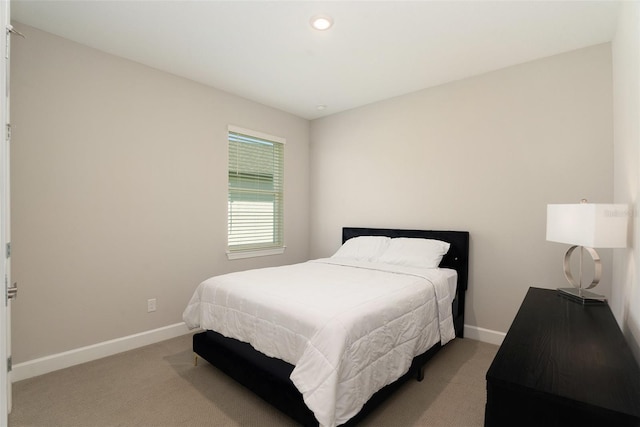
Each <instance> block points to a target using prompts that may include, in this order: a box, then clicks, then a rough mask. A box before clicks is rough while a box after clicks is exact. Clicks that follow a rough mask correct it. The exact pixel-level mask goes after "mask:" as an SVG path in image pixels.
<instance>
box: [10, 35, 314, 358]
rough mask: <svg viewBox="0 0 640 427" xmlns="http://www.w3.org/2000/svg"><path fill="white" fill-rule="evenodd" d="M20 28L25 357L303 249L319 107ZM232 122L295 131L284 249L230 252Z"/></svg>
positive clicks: (141, 318)
mask: <svg viewBox="0 0 640 427" xmlns="http://www.w3.org/2000/svg"><path fill="white" fill-rule="evenodd" d="M16 27H17V28H18V29H19V31H21V32H23V33H24V34H25V35H26V39H19V38H16V39H15V41H14V43H13V46H12V85H11V90H12V94H11V95H12V121H13V144H12V146H13V152H12V175H11V179H12V192H13V197H12V233H13V236H12V238H13V257H12V266H13V279H14V280H16V281H18V283H19V287H20V295H19V297H18V299H17V300H16V301H15V303H14V305H13V360H14V363H19V362H22V361H25V360H32V359H34V358H37V357H41V356H45V355H50V354H56V353H59V352H63V351H66V350H70V349H75V348H78V347H82V346H86V345H90V344H94V343H99V342H103V341H106V340H110V339H114V338H119V337H123V336H127V335H130V334H134V333H138V332H142V331H147V330H151V329H155V328H159V327H163V326H167V325H171V324H175V323H178V322H181V321H182V318H181V316H182V310H183V309H184V307H185V305H186V303H187V302H188V300H189V298H190V297H191V294H192V292H193V290H194V289H195V287H196V286H197V284H198V283H199V282H200V281H202V280H203V279H205V278H207V277H209V276H211V275H214V274H219V273H224V272H228V271H232V270H240V269H246V268H251V267H261V266H266V265H274V264H287V263H293V262H299V261H304V260H307V259H308V241H309V235H308V217H309V212H308V207H309V199H308V190H309V188H308V163H309V157H308V156H309V144H308V138H309V122H308V121H306V120H303V119H300V118H297V117H295V116H292V115H289V114H286V113H283V112H281V111H278V110H275V109H272V108H268V107H265V106H262V105H259V104H256V103H254V102H251V101H248V100H245V99H241V98H239V97H236V96H233V95H230V94H227V93H224V92H221V91H218V90H215V89H212V88H210V87H206V86H203V85H200V84H196V83H193V82H191V81H188V80H185V79H182V78H179V77H176V76H173V75H170V74H167V73H163V72H160V71H157V70H154V69H151V68H148V67H145V66H142V65H139V64H136V63H133V62H130V61H127V60H123V59H120V58H117V57H114V56H111V55H108V54H105V53H101V52H99V51H96V50H93V49H90V48H88V47H85V46H82V45H79V44H76V43H73V42H70V41H67V40H64V39H61V38H59V37H55V36H52V35H50V34H47V33H44V32H41V31H39V30H36V29H33V28H30V27H28V26H24V25H20V24H19V23H16ZM228 124H235V125H238V126H242V127H244V128H249V129H254V130H258V131H261V132H266V133H269V134H273V135H278V136H282V137H285V138H286V139H287V145H286V148H285V163H286V166H285V180H286V182H285V227H286V229H285V233H286V245H287V250H286V252H285V254H284V255H283V256H276V257H262V258H254V259H249V260H237V261H228V260H227V259H226V255H225V249H226V244H225V242H226V199H227V193H226V188H227V177H226V170H227V169H226V161H227V154H226V149H227V141H226V130H227V125H228ZM148 298H157V307H158V309H157V311H156V312H155V313H150V314H148V313H147V299H148Z"/></svg>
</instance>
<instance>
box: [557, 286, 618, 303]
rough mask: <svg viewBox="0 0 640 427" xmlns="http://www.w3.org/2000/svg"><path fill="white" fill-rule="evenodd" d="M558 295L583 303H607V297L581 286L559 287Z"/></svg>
mask: <svg viewBox="0 0 640 427" xmlns="http://www.w3.org/2000/svg"><path fill="white" fill-rule="evenodd" d="M558 295H560V296H562V297H565V298H569V299H571V300H573V301H576V302H579V303H581V304H606V303H607V298H606V297H605V296H604V295H598V294H596V293H593V292H589V291H587V290H584V289H581V288H558Z"/></svg>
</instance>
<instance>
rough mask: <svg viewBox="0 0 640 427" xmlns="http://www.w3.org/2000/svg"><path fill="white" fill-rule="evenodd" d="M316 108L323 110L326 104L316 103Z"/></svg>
mask: <svg viewBox="0 0 640 427" xmlns="http://www.w3.org/2000/svg"><path fill="white" fill-rule="evenodd" d="M316 109H317V110H318V111H324V110H326V109H327V106H326V105H324V104H318V105H316Z"/></svg>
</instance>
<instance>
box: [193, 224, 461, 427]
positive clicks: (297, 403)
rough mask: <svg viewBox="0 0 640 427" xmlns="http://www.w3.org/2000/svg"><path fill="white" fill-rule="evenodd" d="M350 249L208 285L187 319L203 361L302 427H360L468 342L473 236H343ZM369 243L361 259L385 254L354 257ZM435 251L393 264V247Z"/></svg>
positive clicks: (351, 232)
mask: <svg viewBox="0 0 640 427" xmlns="http://www.w3.org/2000/svg"><path fill="white" fill-rule="evenodd" d="M351 239H353V240H351ZM342 241H343V246H342V247H341V248H340V250H339V251H338V252H337V253H336V254H334V256H333V257H331V258H327V259H320V260H312V261H309V262H308V263H301V264H296V265H293V266H285V267H274V268H270V269H261V270H251V271H249V272H239V273H232V274H230V275H223V276H217V277H215V278H211V279H208V280H207V281H205V282H203V283H202V284H201V285H200V286H199V287H198V289H197V290H196V292H195V293H194V296H193V298H192V300H191V301H190V302H189V304H188V306H187V308H186V309H185V313H184V316H183V317H184V319H185V322H186V323H187V325H188V326H190V327H201V328H202V329H205V330H204V331H203V332H199V333H196V334H195V335H194V337H193V351H194V352H195V353H196V355H198V356H200V357H202V358H203V359H205V360H207V361H208V362H209V363H211V364H212V365H214V366H216V367H217V368H219V369H220V370H222V371H223V372H225V373H226V374H227V375H229V376H230V377H232V378H234V379H235V380H236V381H238V382H239V383H241V384H243V385H244V386H246V387H248V388H249V389H251V390H252V391H253V392H254V393H256V394H257V395H259V396H260V397H262V398H263V399H265V400H266V401H267V402H269V403H271V404H272V405H274V406H275V407H277V408H278V409H280V410H281V411H283V412H284V413H286V414H287V415H289V416H290V417H292V418H293V419H295V420H296V421H298V422H299V423H301V424H303V425H315V426H317V425H322V426H333V425H355V424H356V423H357V422H358V421H359V420H361V419H362V418H363V417H364V416H366V414H368V413H369V412H371V411H372V410H373V409H374V408H375V407H377V406H378V405H379V404H380V403H381V402H382V401H383V400H384V399H385V398H386V397H388V396H389V395H390V394H391V393H392V392H393V391H394V390H396V389H397V388H398V387H399V386H400V385H401V384H402V383H403V382H405V381H406V380H407V379H409V378H412V377H415V378H417V379H418V380H422V377H423V374H422V368H423V366H424V364H425V363H426V362H427V361H428V360H429V359H430V358H431V357H432V356H433V355H434V354H435V353H436V352H437V351H438V350H439V349H440V348H441V347H442V346H443V345H444V344H446V342H447V341H448V340H450V339H452V338H453V337H454V336H457V337H462V336H463V325H464V305H465V304H464V303H465V291H466V289H467V282H468V253H469V233H468V232H464V231H424V230H399V229H378V228H354V227H345V228H343V231H342ZM363 241H366V242H367V246H366V248H367V249H366V250H365V251H364V252H362V251H361V252H357V251H356V252H357V253H358V254H360V255H362V254H363V253H364V254H365V255H367V256H368V255H370V254H369V253H368V252H367V251H371V250H372V249H370V248H371V245H372V243H371V242H374V243H375V245H383V246H384V247H382V249H380V248H378V247H377V246H376V249H375V251H377V252H376V255H375V256H373V255H372V257H374V258H375V259H373V258H372V259H369V258H366V257H365V258H358V259H352V258H348V257H349V256H353V253H355V252H353V248H354V247H358V246H357V245H356V243H357V242H363ZM389 242H390V243H389ZM427 242H429V244H440V245H441V246H445V247H446V249H443V250H442V253H441V255H440V257H436V258H434V259H433V260H430V261H429V262H431V263H434V262H435V263H436V264H434V265H432V266H429V265H426V267H427V268H426V269H425V268H422V267H424V266H422V265H420V267H421V268H420V269H416V268H415V266H414V265H409V266H407V265H396V264H397V263H396V260H395V259H393V255H391V253H392V252H394V251H393V250H392V248H398V247H400V248H402V251H404V250H406V249H407V247H408V246H406V245H407V244H409V243H411V244H417V243H419V244H421V245H422V244H426V243H427ZM401 243H402V245H405V246H402V245H400V244H401ZM375 245H374V246H375ZM438 248H440V246H438ZM430 250H431V249H429V251H430ZM438 250H439V249H438ZM380 251H382V252H380ZM378 252H379V253H378ZM346 253H348V254H349V255H348V256H347V255H345V256H340V255H341V254H343V255H344V254H346ZM381 254H382V255H381ZM395 254H396V255H397V253H395ZM390 257H391V258H390ZM390 260H391V261H390ZM403 260H404V258H403ZM372 261H375V262H372ZM391 264H394V265H391ZM400 264H402V263H400ZM434 266H435V267H439V268H431V267H434ZM283 275H284V276H286V280H285V278H283ZM258 281H259V282H260V286H261V287H260V288H259V289H256V287H255V283H251V282H258ZM287 282H292V284H289V283H287ZM355 282H358V283H355ZM329 284H331V285H329ZM267 285H268V286H267ZM363 285H365V286H366V288H365V289H366V290H365V291H364V292H363V291H362V288H361V286H363ZM358 286H360V287H358ZM245 288H246V293H243V292H245ZM320 289H321V290H322V291H321V292H320V291H319V290H320ZM314 292H316V293H315V294H314ZM255 294H260V295H261V297H260V298H254V296H255ZM307 294H311V295H313V297H311V298H310V299H311V300H309V296H308V295H307ZM325 294H326V295H328V296H327V297H326V299H327V301H324V302H323V301H322V300H323V299H325V297H324V295H325ZM363 294H366V295H363ZM285 295H286V297H284V296H285ZM305 298H306V299H305ZM355 298H364V301H360V300H359V299H355ZM267 306H269V310H271V309H272V308H273V307H277V308H278V311H277V312H275V313H272V312H271V311H266V308H265V307H267ZM318 325H321V326H320V327H318ZM434 325H435V326H434ZM445 338H446V339H445ZM334 341H335V342H334ZM249 342H250V343H251V344H249ZM258 350H259V351H258ZM318 420H320V421H318Z"/></svg>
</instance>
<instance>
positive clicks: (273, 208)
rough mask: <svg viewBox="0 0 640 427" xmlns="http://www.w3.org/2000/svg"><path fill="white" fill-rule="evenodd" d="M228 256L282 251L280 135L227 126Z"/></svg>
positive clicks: (232, 257) (282, 169) (240, 256)
mask: <svg viewBox="0 0 640 427" xmlns="http://www.w3.org/2000/svg"><path fill="white" fill-rule="evenodd" d="M228 138H229V200H228V220H227V221H228V248H229V251H228V256H229V258H230V259H234V258H244V257H249V256H259V255H272V254H277V253H282V252H283V251H284V233H283V223H284V215H283V211H284V209H283V175H284V143H285V140H284V139H283V138H278V137H275V136H271V135H265V134H261V133H259V132H254V131H250V130H246V129H241V128H237V127H235V126H229V134H228Z"/></svg>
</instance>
